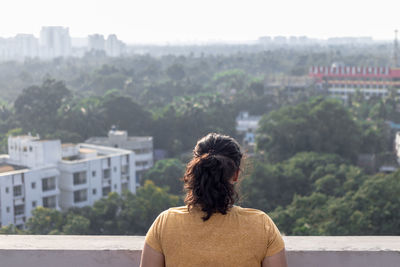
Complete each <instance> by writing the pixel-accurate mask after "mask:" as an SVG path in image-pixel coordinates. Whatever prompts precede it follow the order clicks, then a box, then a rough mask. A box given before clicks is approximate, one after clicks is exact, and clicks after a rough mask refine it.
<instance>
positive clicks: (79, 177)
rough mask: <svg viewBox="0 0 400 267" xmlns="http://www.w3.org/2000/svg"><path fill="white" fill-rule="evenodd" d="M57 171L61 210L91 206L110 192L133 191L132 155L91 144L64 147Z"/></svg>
mask: <svg viewBox="0 0 400 267" xmlns="http://www.w3.org/2000/svg"><path fill="white" fill-rule="evenodd" d="M58 168H59V170H60V184H59V188H60V202H59V203H60V207H61V208H62V209H67V208H70V207H84V206H91V205H93V204H94V202H95V201H97V200H99V199H100V198H102V197H106V196H107V195H108V193H110V192H117V193H119V194H120V193H122V192H123V191H124V190H128V191H130V192H133V193H135V192H136V177H135V169H136V168H135V161H134V153H133V152H132V151H129V150H124V149H119V148H111V147H104V146H97V145H90V144H78V145H76V144H64V145H63V146H62V159H61V161H60V162H59V163H58Z"/></svg>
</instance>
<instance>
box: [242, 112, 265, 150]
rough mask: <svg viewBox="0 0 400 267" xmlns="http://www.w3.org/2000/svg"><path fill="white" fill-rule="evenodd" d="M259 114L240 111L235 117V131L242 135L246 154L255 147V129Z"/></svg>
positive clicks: (259, 117)
mask: <svg viewBox="0 0 400 267" xmlns="http://www.w3.org/2000/svg"><path fill="white" fill-rule="evenodd" d="M260 119H261V116H251V115H249V112H247V111H242V112H240V113H239V115H238V116H237V117H236V132H237V133H238V134H239V135H240V136H242V137H243V139H242V145H243V146H244V148H245V149H247V150H248V154H249V155H250V154H252V153H253V152H254V148H255V142H256V140H255V139H256V138H255V135H256V131H257V129H258V122H259V121H260Z"/></svg>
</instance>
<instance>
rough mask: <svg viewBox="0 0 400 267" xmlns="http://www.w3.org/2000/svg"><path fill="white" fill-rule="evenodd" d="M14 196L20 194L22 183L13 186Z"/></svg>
mask: <svg viewBox="0 0 400 267" xmlns="http://www.w3.org/2000/svg"><path fill="white" fill-rule="evenodd" d="M13 191H14V197H19V196H22V185H17V186H14V190H13Z"/></svg>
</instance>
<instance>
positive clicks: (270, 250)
mask: <svg viewBox="0 0 400 267" xmlns="http://www.w3.org/2000/svg"><path fill="white" fill-rule="evenodd" d="M265 217H266V218H265V231H266V234H267V251H266V253H265V257H269V256H272V255H274V254H276V253H278V252H280V251H281V250H282V249H284V248H285V243H284V241H283V238H282V236H281V233H280V232H279V229H278V227H276V225H275V223H274V222H273V221H272V219H271V218H270V217H269V216H268V215H266V216H265Z"/></svg>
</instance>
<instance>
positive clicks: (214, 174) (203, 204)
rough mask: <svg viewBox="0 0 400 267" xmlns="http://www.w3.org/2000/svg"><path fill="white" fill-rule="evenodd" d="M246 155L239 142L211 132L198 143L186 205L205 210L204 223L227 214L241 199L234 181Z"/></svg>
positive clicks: (187, 179) (187, 184) (187, 181)
mask: <svg viewBox="0 0 400 267" xmlns="http://www.w3.org/2000/svg"><path fill="white" fill-rule="evenodd" d="M242 156H243V154H242V152H241V150H240V146H239V144H238V142H237V141H236V140H235V139H233V138H232V137H229V136H226V135H221V134H216V133H210V134H208V135H207V136H205V137H203V138H201V139H200V140H199V141H198V142H197V144H196V147H195V148H194V150H193V159H192V160H191V161H190V162H189V163H188V165H187V167H186V172H185V175H184V177H183V181H184V184H185V189H186V191H187V194H186V198H185V203H186V204H187V205H188V207H189V209H191V208H192V207H194V206H196V207H199V208H201V210H202V211H204V212H205V213H206V215H205V216H204V217H203V220H204V221H206V220H208V219H209V218H210V217H211V215H212V214H213V213H215V212H220V213H222V214H226V212H227V211H228V210H229V209H230V208H231V207H232V205H233V204H234V202H235V201H236V200H237V197H238V194H237V192H236V191H235V187H234V181H235V180H236V179H237V177H238V174H239V170H240V163H241V160H242Z"/></svg>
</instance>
